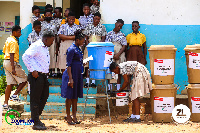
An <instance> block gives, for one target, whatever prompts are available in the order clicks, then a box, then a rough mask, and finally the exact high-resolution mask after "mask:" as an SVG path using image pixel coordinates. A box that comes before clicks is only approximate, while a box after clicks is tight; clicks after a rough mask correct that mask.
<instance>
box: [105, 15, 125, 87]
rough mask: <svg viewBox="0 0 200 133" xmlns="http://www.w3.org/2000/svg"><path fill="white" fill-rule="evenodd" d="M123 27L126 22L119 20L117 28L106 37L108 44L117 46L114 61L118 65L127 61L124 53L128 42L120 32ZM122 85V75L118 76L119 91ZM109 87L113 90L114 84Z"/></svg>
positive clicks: (116, 24)
mask: <svg viewBox="0 0 200 133" xmlns="http://www.w3.org/2000/svg"><path fill="white" fill-rule="evenodd" d="M123 25H124V21H123V20H122V19H118V20H117V22H116V23H115V28H114V29H113V30H112V31H110V32H108V34H107V36H106V42H112V43H113V44H114V45H115V47H114V57H113V59H114V61H115V62H116V63H117V64H119V63H123V62H125V61H126V57H125V52H124V51H125V49H126V46H127V41H126V36H125V35H124V33H122V32H121V31H120V30H121V29H122V26H123ZM120 85H121V75H118V80H117V90H119V89H120ZM108 87H109V88H110V89H111V88H112V84H109V86H108Z"/></svg>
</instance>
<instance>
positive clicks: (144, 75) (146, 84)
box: [110, 61, 152, 122]
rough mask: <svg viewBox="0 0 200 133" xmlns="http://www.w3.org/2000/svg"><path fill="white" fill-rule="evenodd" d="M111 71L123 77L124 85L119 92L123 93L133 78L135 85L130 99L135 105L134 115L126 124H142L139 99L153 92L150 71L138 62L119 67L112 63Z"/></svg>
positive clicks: (130, 62) (133, 106) (124, 63)
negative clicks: (131, 77) (130, 77)
mask: <svg viewBox="0 0 200 133" xmlns="http://www.w3.org/2000/svg"><path fill="white" fill-rule="evenodd" d="M110 71H111V72H114V73H115V74H122V75H123V79H124V83H123V85H122V87H121V88H120V89H119V90H118V92H121V91H122V90H123V89H125V88H126V87H127V86H128V85H129V80H128V77H129V76H133V80H132V82H133V84H132V87H131V93H130V98H131V101H132V103H133V105H132V114H131V117H129V118H127V119H125V120H124V122H141V119H140V102H139V97H141V96H144V95H145V94H147V93H149V92H150V90H152V83H151V77H150V73H149V71H148V70H147V68H146V67H145V66H144V65H142V64H141V63H139V62H137V61H127V62H123V63H120V64H119V65H118V64H116V63H115V62H112V63H111V64H110Z"/></svg>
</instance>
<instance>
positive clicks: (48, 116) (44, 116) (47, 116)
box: [21, 112, 95, 120]
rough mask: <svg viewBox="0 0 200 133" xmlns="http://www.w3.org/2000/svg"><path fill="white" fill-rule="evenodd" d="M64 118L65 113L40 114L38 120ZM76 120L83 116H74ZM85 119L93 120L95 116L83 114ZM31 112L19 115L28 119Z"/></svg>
mask: <svg viewBox="0 0 200 133" xmlns="http://www.w3.org/2000/svg"><path fill="white" fill-rule="evenodd" d="M65 116H66V113H42V115H41V116H40V119H43V120H47V119H58V120H63V119H64V117H65ZM76 117H77V119H79V120H82V118H83V114H78V113H77V114H76ZM84 117H85V119H90V118H95V114H85V115H84ZM30 118H31V112H24V113H22V114H21V119H30Z"/></svg>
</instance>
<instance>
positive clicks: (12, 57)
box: [10, 53, 16, 75]
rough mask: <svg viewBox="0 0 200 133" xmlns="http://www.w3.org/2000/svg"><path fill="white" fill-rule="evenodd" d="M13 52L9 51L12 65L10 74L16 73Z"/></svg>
mask: <svg viewBox="0 0 200 133" xmlns="http://www.w3.org/2000/svg"><path fill="white" fill-rule="evenodd" d="M14 55H15V54H14V53H10V62H11V66H12V74H13V75H16V71H15V66H14Z"/></svg>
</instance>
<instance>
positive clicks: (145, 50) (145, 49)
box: [142, 42, 147, 59]
mask: <svg viewBox="0 0 200 133" xmlns="http://www.w3.org/2000/svg"><path fill="white" fill-rule="evenodd" d="M142 46H143V50H144V58H145V59H146V55H147V45H146V42H144V43H143V45H142Z"/></svg>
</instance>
